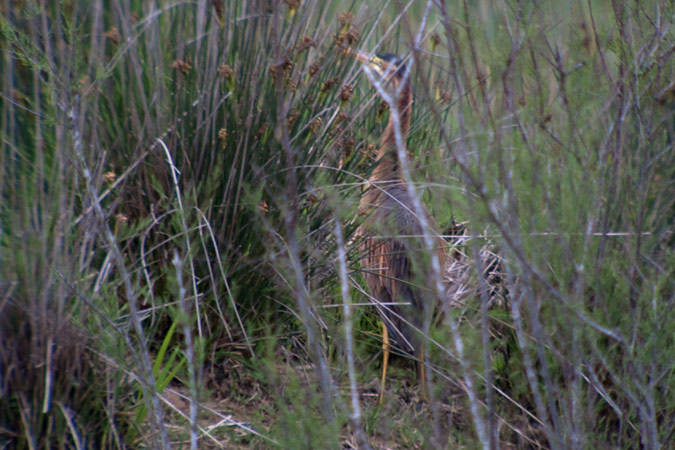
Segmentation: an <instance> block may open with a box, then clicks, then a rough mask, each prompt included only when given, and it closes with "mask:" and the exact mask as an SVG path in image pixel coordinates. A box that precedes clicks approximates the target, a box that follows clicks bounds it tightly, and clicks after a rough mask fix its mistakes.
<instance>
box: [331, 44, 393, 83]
mask: <svg viewBox="0 0 675 450" xmlns="http://www.w3.org/2000/svg"><path fill="white" fill-rule="evenodd" d="M344 52H345V53H347V54H348V55H351V56H352V57H354V58H356V59H358V60H359V61H361V62H362V63H364V64H365V65H367V66H368V67H369V68H370V69H371V70H373V72H375V73H376V74H377V75H378V76H379V77H380V78H384V79H385V80H386V81H394V82H399V81H401V79H403V76H404V75H405V71H406V67H405V64H404V63H403V60H402V59H401V58H399V57H398V56H397V55H395V54H393V53H386V54H384V55H371V54H369V53H366V52H362V51H361V50H355V49H351V48H347V49H345V50H344Z"/></svg>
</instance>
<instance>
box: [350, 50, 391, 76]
mask: <svg viewBox="0 0 675 450" xmlns="http://www.w3.org/2000/svg"><path fill="white" fill-rule="evenodd" d="M343 52H344V53H346V54H348V55H350V56H352V57H354V58H356V59H358V60H359V61H361V62H362V63H364V64H366V65H367V66H368V67H370V68H371V69H373V70H374V71H375V72H376V73H377V74H378V75H380V76H382V74H383V73H384V70H383V65H384V64H383V63H384V60H383V59H382V58H378V57H377V56H374V55H371V54H369V53H366V52H362V51H361V50H356V49H353V48H345V49H344V50H343Z"/></svg>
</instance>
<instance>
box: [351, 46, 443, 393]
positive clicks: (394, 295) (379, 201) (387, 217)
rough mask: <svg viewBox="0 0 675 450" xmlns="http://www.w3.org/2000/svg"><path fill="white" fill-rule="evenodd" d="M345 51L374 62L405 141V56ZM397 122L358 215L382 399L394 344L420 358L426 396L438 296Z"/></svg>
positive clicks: (408, 94)
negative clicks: (427, 351) (427, 344)
mask: <svg viewBox="0 0 675 450" xmlns="http://www.w3.org/2000/svg"><path fill="white" fill-rule="evenodd" d="M345 53H348V54H349V55H351V56H353V57H355V58H357V59H358V60H359V61H361V62H363V63H364V64H366V65H367V66H368V67H370V69H371V70H372V71H373V72H374V73H375V74H376V75H377V76H378V77H379V80H380V82H381V85H380V86H379V88H380V89H386V91H387V92H388V93H391V95H393V96H394V101H395V102H396V108H395V109H396V110H398V116H399V117H398V118H399V120H400V131H401V135H402V137H403V139H404V140H405V137H406V135H407V133H408V130H409V129H410V116H411V109H412V102H413V95H412V87H411V85H410V82H409V80H408V77H406V76H405V73H406V67H405V65H404V64H403V61H402V60H401V59H400V58H399V57H397V56H396V55H393V54H386V55H383V56H372V55H369V54H367V53H364V52H361V51H358V50H351V49H348V50H345ZM394 126H395V125H394V113H391V114H390V117H389V122H388V124H387V128H386V129H385V131H384V133H383V135H382V137H381V145H380V147H379V150H378V151H377V156H376V159H377V162H376V166H375V168H374V169H373V172H372V174H371V176H370V178H369V183H368V187H367V188H366V190H365V191H364V193H363V195H362V197H361V201H360V203H359V214H360V215H365V216H366V218H365V219H364V222H363V223H362V224H361V225H360V227H359V228H358V230H357V236H358V238H359V254H360V256H361V258H362V259H361V268H362V271H363V273H364V277H365V280H366V283H367V285H368V289H369V291H370V295H371V297H372V298H373V299H374V302H375V304H376V307H377V310H378V312H379V314H380V317H381V319H382V322H383V327H382V333H383V343H382V348H383V353H384V356H383V363H382V380H381V383H382V386H381V388H382V389H381V391H380V402H382V399H383V395H384V388H385V381H386V373H387V366H388V361H389V352H390V349H391V348H392V347H395V348H397V349H399V350H400V351H402V352H403V353H405V354H407V355H410V356H412V357H414V358H415V360H416V361H417V365H418V375H419V377H420V382H421V386H422V392H421V396H422V398H426V383H425V370H424V345H423V339H422V335H421V332H420V330H423V329H424V328H423V325H424V320H425V318H429V317H430V316H431V315H432V314H433V310H434V307H435V304H436V302H437V301H438V299H435V298H434V295H433V293H432V290H431V289H428V288H425V286H423V285H426V286H429V285H430V284H429V282H428V280H425V279H424V275H423V274H420V268H421V267H422V266H421V265H419V263H420V261H421V260H422V255H423V248H424V246H423V245H422V243H421V240H420V239H419V236H420V235H422V233H423V230H422V226H421V224H420V220H419V218H418V216H416V215H415V213H414V211H415V207H414V203H413V199H412V198H411V196H410V193H409V191H408V186H407V184H406V182H405V180H404V178H403V176H402V174H401V161H400V160H399V158H398V156H397V148H396V136H395V131H394V130H395V128H394ZM424 214H425V215H426V217H427V220H428V223H430V224H431V226H432V228H434V221H433V220H432V219H431V217H429V215H428V213H427V212H426V211H424ZM405 236H417V237H418V238H412V237H405ZM439 241H440V238H439ZM442 244H443V243H442V242H439V244H438V252H439V260H440V261H441V264H443V261H444V259H445V258H444V257H445V254H444V252H443V250H442ZM415 255H417V256H418V258H415ZM416 264H417V266H416ZM422 271H423V270H422Z"/></svg>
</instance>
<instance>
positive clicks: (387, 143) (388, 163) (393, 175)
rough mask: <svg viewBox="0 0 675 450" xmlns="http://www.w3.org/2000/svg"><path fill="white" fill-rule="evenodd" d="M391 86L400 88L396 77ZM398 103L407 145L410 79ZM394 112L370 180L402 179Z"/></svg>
mask: <svg viewBox="0 0 675 450" xmlns="http://www.w3.org/2000/svg"><path fill="white" fill-rule="evenodd" d="M389 87H390V89H391V91H392V92H396V91H397V90H398V89H399V81H398V80H396V79H394V80H392V81H391V82H390V86H389ZM396 105H397V109H398V116H399V118H400V122H401V138H402V139H403V144H404V145H405V139H406V136H407V135H408V130H409V129H410V113H411V112H412V87H411V86H410V82H409V81H405V84H404V85H403V87H402V88H401V91H400V92H399V93H398V98H396ZM394 114H395V112H394V111H390V112H389V123H388V124H387V128H386V129H385V131H384V134H383V135H382V144H381V145H380V149H379V150H378V152H377V166H376V167H375V169H374V170H373V173H372V175H371V176H370V181H395V180H401V181H402V176H401V170H400V169H401V167H400V166H401V165H400V161H399V158H398V152H397V149H396V134H395V131H394V130H395V127H394Z"/></svg>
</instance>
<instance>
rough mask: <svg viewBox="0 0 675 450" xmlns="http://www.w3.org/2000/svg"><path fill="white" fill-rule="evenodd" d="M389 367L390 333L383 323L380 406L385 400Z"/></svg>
mask: <svg viewBox="0 0 675 450" xmlns="http://www.w3.org/2000/svg"><path fill="white" fill-rule="evenodd" d="M388 365H389V331H388V330H387V326H386V325H385V324H384V322H382V382H381V386H380V404H382V401H383V400H384V385H385V380H386V379H387V367H388Z"/></svg>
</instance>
